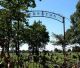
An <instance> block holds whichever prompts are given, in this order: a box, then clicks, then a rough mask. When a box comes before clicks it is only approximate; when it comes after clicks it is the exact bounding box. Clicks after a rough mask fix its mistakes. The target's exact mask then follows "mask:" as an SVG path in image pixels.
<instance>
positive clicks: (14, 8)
mask: <svg viewBox="0 0 80 68" xmlns="http://www.w3.org/2000/svg"><path fill="white" fill-rule="evenodd" d="M0 6H1V7H2V9H0V13H1V17H2V18H3V19H4V21H5V23H6V25H7V27H6V31H7V37H6V38H7V43H6V44H7V48H6V49H7V53H8V55H9V44H10V40H11V39H12V35H11V33H12V24H13V23H14V22H15V21H17V23H18V30H17V31H18V32H19V22H25V23H26V16H27V15H26V14H25V13H23V12H22V11H26V10H28V8H29V7H32V8H34V7H36V4H35V0H1V1H0ZM1 11H2V12H1ZM2 18H0V22H1V21H2ZM18 36H19V35H18V34H17V40H19V37H18ZM16 44H17V46H16V48H17V50H19V42H17V43H16ZM18 52H19V51H18Z"/></svg>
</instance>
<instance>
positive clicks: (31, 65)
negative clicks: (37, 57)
mask: <svg viewBox="0 0 80 68" xmlns="http://www.w3.org/2000/svg"><path fill="white" fill-rule="evenodd" d="M21 54H22V56H21V57H20V59H21V60H22V61H23V66H24V68H27V66H28V68H43V65H42V64H40V63H39V62H34V61H33V60H32V62H30V60H28V56H29V53H28V52H26V53H21ZM40 54H41V56H43V55H44V54H43V52H42V53H40ZM78 54H79V53H76V52H74V53H68V56H67V60H68V63H69V64H71V65H72V64H74V63H76V62H77V60H78ZM10 56H11V60H12V59H13V61H14V62H16V61H17V60H18V57H17V56H16V54H15V53H10ZM45 57H46V58H47V59H46V62H47V63H46V62H45V63H46V65H48V67H49V68H54V67H53V66H54V65H55V64H58V65H60V66H61V65H62V63H63V61H64V59H63V57H64V56H63V54H62V53H54V52H49V53H46V55H45ZM16 65H17V64H15V68H17V67H16Z"/></svg>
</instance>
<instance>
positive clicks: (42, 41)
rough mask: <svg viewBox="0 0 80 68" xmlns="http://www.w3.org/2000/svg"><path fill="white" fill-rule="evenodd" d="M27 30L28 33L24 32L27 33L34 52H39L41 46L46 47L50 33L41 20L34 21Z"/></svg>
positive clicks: (28, 41)
mask: <svg viewBox="0 0 80 68" xmlns="http://www.w3.org/2000/svg"><path fill="white" fill-rule="evenodd" d="M25 32H27V33H24V34H26V36H25V35H24V36H25V37H27V38H28V39H26V40H27V43H28V45H29V47H32V50H33V52H38V51H39V48H40V47H44V46H45V45H46V44H47V42H49V35H48V34H49V33H48V32H47V30H46V27H45V26H44V25H42V23H41V21H38V22H36V21H34V23H33V25H31V26H29V28H28V29H27V30H26V31H25Z"/></svg>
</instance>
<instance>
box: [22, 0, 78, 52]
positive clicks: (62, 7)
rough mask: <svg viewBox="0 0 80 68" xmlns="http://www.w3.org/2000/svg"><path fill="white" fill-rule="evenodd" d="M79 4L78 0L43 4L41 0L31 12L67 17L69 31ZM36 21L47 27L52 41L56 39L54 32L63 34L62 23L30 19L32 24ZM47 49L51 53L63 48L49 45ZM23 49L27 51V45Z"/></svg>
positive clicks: (49, 0)
mask: <svg viewBox="0 0 80 68" xmlns="http://www.w3.org/2000/svg"><path fill="white" fill-rule="evenodd" d="M77 2H78V0H42V1H41V2H40V1H39V0H36V8H30V9H29V10H44V11H50V12H54V13H58V14H60V15H62V16H65V17H66V20H65V23H66V30H67V29H69V28H70V25H71V23H70V16H71V15H72V14H73V13H74V12H75V11H76V4H77ZM34 20H36V21H39V20H40V21H42V24H44V25H45V26H46V28H47V31H48V32H49V36H50V40H53V39H54V38H52V32H53V33H56V34H63V24H62V23H61V22H58V21H56V20H54V19H50V18H43V17H42V18H41V17H38V18H36V17H34V18H30V19H29V23H30V24H32V23H33V22H34ZM45 48H46V50H49V51H51V50H54V48H58V49H61V46H54V45H52V44H51V43H48V44H47V45H46V47H45ZM68 48H70V47H68ZM23 49H25V50H26V44H25V45H24V46H23V47H21V50H23Z"/></svg>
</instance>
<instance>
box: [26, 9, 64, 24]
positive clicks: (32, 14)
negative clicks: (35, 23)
mask: <svg viewBox="0 0 80 68" xmlns="http://www.w3.org/2000/svg"><path fill="white" fill-rule="evenodd" d="M26 13H27V14H28V16H27V17H46V18H51V19H54V20H57V21H59V22H62V23H64V20H63V19H64V18H65V17H64V16H61V15H60V14H57V13H53V12H49V11H41V10H32V11H26Z"/></svg>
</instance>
